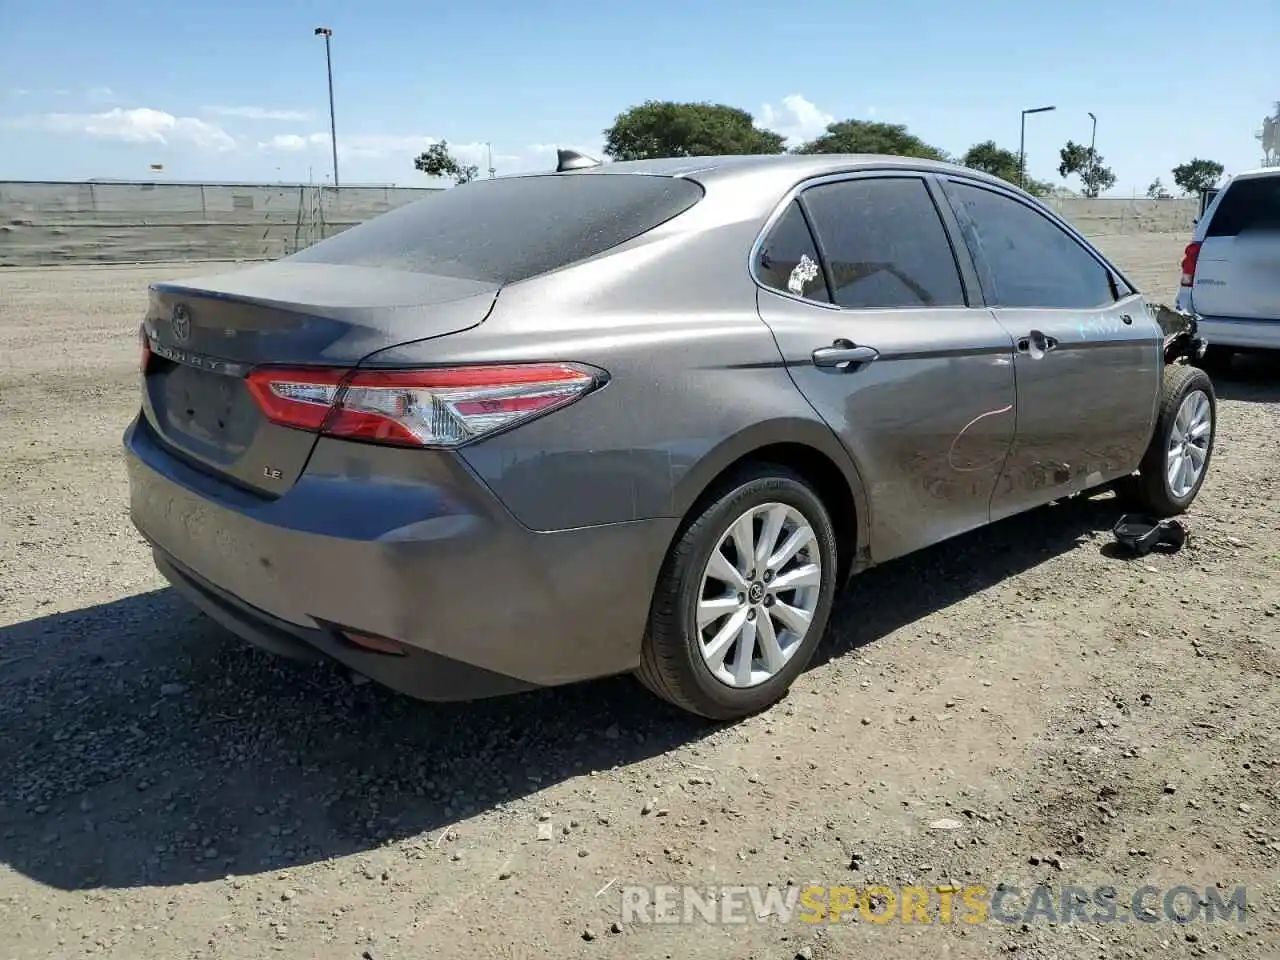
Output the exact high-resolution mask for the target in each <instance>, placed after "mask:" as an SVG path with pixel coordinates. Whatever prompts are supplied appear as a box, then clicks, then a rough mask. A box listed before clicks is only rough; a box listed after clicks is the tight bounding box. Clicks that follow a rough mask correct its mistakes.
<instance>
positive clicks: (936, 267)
mask: <svg viewBox="0 0 1280 960" xmlns="http://www.w3.org/2000/svg"><path fill="white" fill-rule="evenodd" d="M804 205H805V209H806V210H807V211H808V213H809V216H810V217H811V218H812V220H813V228H814V230H815V231H816V232H817V234H818V240H819V242H820V243H821V244H822V252H823V254H824V256H825V257H826V259H827V270H828V272H829V276H830V279H831V288H832V291H833V293H834V295H835V302H836V303H837V304H839V305H840V306H842V307H847V308H849V309H853V310H858V309H876V308H889V307H953V306H964V305H965V299H964V286H963V285H962V283H961V281H960V270H959V267H957V265H956V259H955V254H954V253H953V252H952V250H951V243H950V241H949V240H948V239H947V233H946V229H945V228H944V227H943V225H942V219H941V217H940V216H939V215H938V208H937V207H936V206H934V203H933V198H932V197H931V196H930V195H929V189H928V188H927V187H926V186H925V185H924V181H923V180H921V179H919V178H917V177H884V178H879V177H877V178H863V179H857V180H844V181H839V182H836V183H825V184H821V185H819V186H816V187H810V188H809V189H808V190H806V191H805V192H804Z"/></svg>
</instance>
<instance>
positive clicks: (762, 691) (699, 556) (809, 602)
mask: <svg viewBox="0 0 1280 960" xmlns="http://www.w3.org/2000/svg"><path fill="white" fill-rule="evenodd" d="M835 577H836V537H835V529H834V527H833V525H832V522H831V518H830V515H829V514H828V512H827V509H826V507H825V506H824V505H823V503H822V501H821V499H820V498H819V497H818V495H817V493H815V492H814V490H813V488H812V487H810V486H809V484H808V483H807V482H805V480H804V479H802V478H801V477H800V476H798V475H797V474H795V473H793V472H792V471H790V470H788V469H786V468H785V467H781V466H774V465H758V466H754V467H751V468H749V469H747V470H745V471H743V472H741V473H739V474H737V475H736V476H734V477H733V478H731V479H730V480H729V481H728V482H726V483H725V484H724V485H722V486H721V487H720V488H718V491H717V492H716V493H715V494H713V495H712V497H710V498H709V502H708V503H706V504H705V506H704V507H703V508H702V509H701V510H700V511H699V513H698V515H697V516H696V518H695V519H694V520H693V522H692V523H690V524H689V525H688V526H687V527H686V528H685V529H684V532H683V533H682V534H681V536H680V538H679V539H678V540H677V542H676V544H675V546H674V547H673V548H672V550H671V553H670V554H669V556H668V558H667V561H666V563H665V565H664V566H663V570H662V574H661V576H660V578H659V581H658V586H657V591H656V593H655V595H654V600H653V608H652V612H651V614H650V620H649V629H648V633H647V636H646V637H645V641H644V647H643V650H642V653H641V659H640V668H639V670H638V676H639V678H640V680H641V682H643V683H644V685H645V686H646V687H648V688H649V689H650V690H651V691H653V692H654V693H656V694H657V695H658V696H660V697H662V698H663V699H665V700H668V701H670V702H671V703H673V704H675V705H676V706H678V707H680V708H682V709H684V710H687V711H689V712H690V713H695V714H699V715H701V716H704V717H710V718H712V719H717V720H727V719H737V718H739V717H744V716H748V715H750V714H753V713H756V712H758V711H760V710H763V709H764V708H766V707H768V706H770V705H772V704H773V703H776V702H777V701H778V700H780V699H782V697H784V696H785V695H786V693H787V690H788V689H789V688H790V686H791V684H792V683H793V682H794V681H795V678H796V677H797V676H799V675H800V673H801V672H802V671H803V670H804V668H805V667H806V666H807V665H808V663H809V661H810V660H811V659H812V657H813V651H814V650H815V649H816V648H817V645H818V642H819V641H820V639H821V637H822V634H823V633H824V632H825V630H826V626H827V619H828V617H829V616H830V613H831V604H832V598H833V595H834V590H835Z"/></svg>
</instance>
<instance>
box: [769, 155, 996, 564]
mask: <svg viewBox="0 0 1280 960" xmlns="http://www.w3.org/2000/svg"><path fill="white" fill-rule="evenodd" d="M935 190H936V188H934V189H931V188H930V186H929V182H928V178H926V177H925V176H923V175H909V174H894V175H889V174H874V175H861V176H849V177H845V178H841V179H835V180H828V181H824V182H820V183H816V184H814V185H812V186H809V187H807V188H805V189H804V190H803V192H802V193H800V195H799V197H798V199H796V200H795V201H793V202H792V203H791V204H790V206H789V207H788V208H787V209H786V210H785V212H784V213H783V214H782V215H781V217H780V219H778V220H777V221H776V222H775V224H774V226H773V227H772V228H771V230H770V232H769V233H768V234H767V236H766V239H765V242H764V243H763V244H762V246H761V249H760V252H759V254H758V256H757V260H756V263H755V271H756V276H757V278H758V279H759V280H760V281H761V283H762V285H763V287H764V289H762V290H761V291H760V294H759V307H760V315H761V317H762V318H763V319H764V321H765V322H766V323H767V324H768V325H769V327H770V328H771V329H772V331H773V333H774V336H775V338H776V340H777V342H778V345H779V347H780V348H781V351H782V355H783V358H784V359H785V361H786V363H787V368H788V370H789V372H790V373H791V376H792V378H793V379H794V380H795V383H796V385H797V386H798V387H799V389H800V391H801V392H802V393H803V394H804V395H805V397H806V398H807V399H808V400H809V402H810V403H811V404H812V405H813V407H814V409H815V410H817V412H818V413H819V415H821V416H822V417H823V419H824V420H825V421H826V422H827V424H828V425H830V426H831V428H832V429H833V430H834V431H835V432H836V433H837V434H838V435H839V437H840V439H841V441H842V442H843V443H844V445H845V447H846V449H848V451H849V453H850V455H851V456H852V458H853V460H854V462H855V464H856V465H857V468H858V470H859V473H860V474H861V476H862V480H863V483H864V486H865V488H866V493H867V501H868V508H869V512H870V517H868V518H859V519H860V521H862V522H867V523H869V531H868V533H869V539H870V550H871V557H872V559H873V560H875V561H877V562H880V561H884V560H887V559H890V558H892V557H895V556H899V555H901V554H904V553H908V552H910V551H912V550H915V549H917V548H919V547H923V546H927V545H928V544H931V543H935V542H937V541H939V540H942V539H945V538H947V537H950V536H953V535H955V534H957V533H961V532H963V531H965V530H969V529H972V528H974V527H977V526H981V525H982V524H985V523H986V522H987V520H988V518H989V510H990V501H991V493H992V490H993V488H994V485H995V481H996V478H997V477H998V476H999V475H1000V473H1001V470H1002V468H1003V466H1004V461H1005V456H1006V454H1007V453H1008V450H1009V447H1010V444H1011V442H1012V440H1013V433H1014V417H1013V410H1014V402H1015V398H1014V378H1013V343H1012V341H1011V339H1010V337H1009V335H1008V334H1007V333H1006V332H1005V331H1004V329H1003V328H1002V327H1001V326H1000V324H999V323H997V322H996V320H995V318H994V317H993V316H992V314H991V312H990V311H989V310H987V309H985V308H984V307H981V306H977V307H970V306H969V305H968V301H967V298H966V286H965V283H964V281H963V280H962V274H961V269H960V267H959V266H958V261H957V258H956V257H955V255H954V253H953V251H952V248H951V244H950V241H949V239H948V236H947V232H946V230H945V228H944V226H943V221H942V218H941V215H940V213H939V208H938V206H937V205H936V203H935V200H941V197H940V195H937V194H936V193H935ZM943 202H945V201H943ZM815 238H816V243H815ZM965 265H966V270H967V272H968V278H969V281H970V283H971V284H972V285H974V286H976V281H975V280H974V278H973V275H972V271H971V270H969V269H968V265H967V261H965Z"/></svg>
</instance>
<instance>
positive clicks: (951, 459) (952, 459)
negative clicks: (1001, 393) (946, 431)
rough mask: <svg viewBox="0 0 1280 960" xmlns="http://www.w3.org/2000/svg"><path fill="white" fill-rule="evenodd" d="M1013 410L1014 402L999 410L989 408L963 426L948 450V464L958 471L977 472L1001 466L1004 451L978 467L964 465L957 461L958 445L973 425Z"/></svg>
mask: <svg viewBox="0 0 1280 960" xmlns="http://www.w3.org/2000/svg"><path fill="white" fill-rule="evenodd" d="M1012 411H1013V404H1011V403H1008V404H1005V405H1004V406H1003V407H1000V408H999V409H997V410H988V411H987V412H986V413H980V414H978V415H977V416H976V417H974V418H973V419H972V420H970V421H969V422H968V423H966V424H965V425H964V426H963V427H961V428H960V432H959V433H957V434H956V437H955V439H954V440H952V441H951V447H950V449H948V450H947V465H948V466H949V467H951V469H952V470H954V471H956V472H957V473H976V472H978V471H979V470H991V469H993V468H995V467H997V466H999V465H1000V462H1001V461H1002V460H1003V459H1004V453H1003V452H1001V453H1000V455H999V456H997V457H995V458H993V459H992V460H991V461H990V462H988V463H983V464H979V465H978V466H976V467H971V466H966V467H962V466H960V465H959V464H957V463H956V446H957V445H958V444H959V443H960V441H961V440H962V439H963V438H964V435H965V434H966V433H967V432H968V431H969V430H971V429H973V427H974V426H976V425H977V424H978V423H981V422H982V421H983V420H986V419H987V418H989V417H999V416H1003V415H1004V414H1006V413H1011V412H1012Z"/></svg>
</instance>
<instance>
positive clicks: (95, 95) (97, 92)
mask: <svg viewBox="0 0 1280 960" xmlns="http://www.w3.org/2000/svg"><path fill="white" fill-rule="evenodd" d="M86 96H87V97H88V100H89V102H90V103H104V104H105V103H115V102H116V101H117V100H118V99H120V98H119V97H117V96H116V95H115V92H114V91H113V90H112V89H111V88H110V87H90V88H89V92H88V94H87V95H86Z"/></svg>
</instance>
